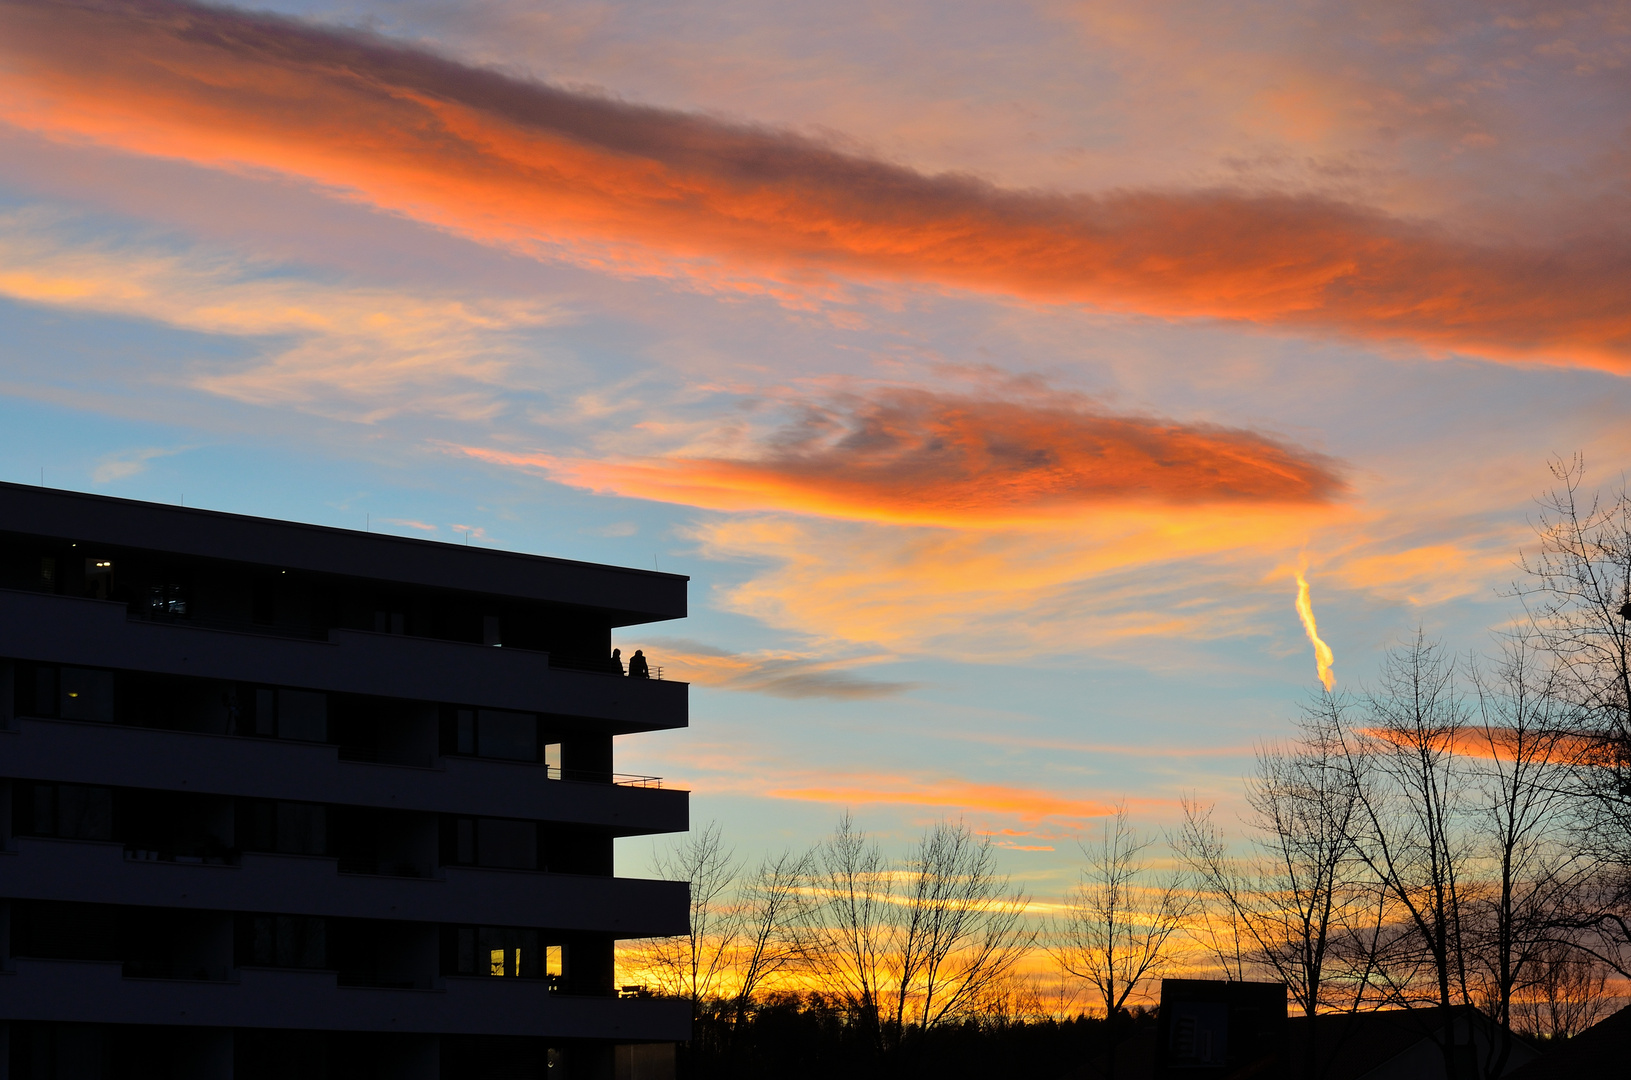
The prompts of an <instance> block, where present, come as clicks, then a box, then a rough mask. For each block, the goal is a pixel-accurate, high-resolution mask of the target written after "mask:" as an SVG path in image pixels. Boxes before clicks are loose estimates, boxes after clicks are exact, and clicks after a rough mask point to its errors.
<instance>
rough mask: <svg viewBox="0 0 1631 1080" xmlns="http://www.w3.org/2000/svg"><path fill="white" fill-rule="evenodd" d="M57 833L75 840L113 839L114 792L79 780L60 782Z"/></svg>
mask: <svg viewBox="0 0 1631 1080" xmlns="http://www.w3.org/2000/svg"><path fill="white" fill-rule="evenodd" d="M57 835H58V836H64V837H69V838H71V839H74V840H111V839H113V792H112V791H111V790H109V789H108V788H104V787H82V786H81V785H79V784H62V785H60V786H58V788H57Z"/></svg>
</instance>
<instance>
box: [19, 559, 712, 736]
mask: <svg viewBox="0 0 1631 1080" xmlns="http://www.w3.org/2000/svg"><path fill="white" fill-rule="evenodd" d="M0 611H3V612H4V614H5V618H4V619H0V656H8V657H12V658H14V659H18V660H32V661H36V662H40V663H54V664H68V665H81V666H87V667H103V668H125V669H132V670H138V671H150V672H157V673H162V674H169V675H192V676H198V677H204V678H216V679H232V680H240V681H244V682H253V683H263V684H267V685H272V686H289V687H301V688H304V689H309V690H326V691H334V692H339V693H351V694H366V695H373V696H379V697H394V698H408V699H414V700H421V701H446V702H458V703H461V704H466V705H476V706H481V707H486V708H495V709H515V710H521V711H525V712H537V713H547V714H550V715H553V716H559V717H570V718H575V719H578V720H587V721H593V722H596V723H597V725H598V726H599V728H600V730H602V731H603V732H605V733H607V734H613V735H621V734H631V733H634V732H640V731H658V730H663V729H667V728H677V727H684V726H685V724H686V701H687V689H688V687H687V684H685V683H680V682H669V681H662V680H657V679H629V678H620V677H617V676H615V675H609V674H602V673H600V672H592V671H576V670H567V669H561V670H555V669H551V667H550V664H549V655H548V654H547V653H541V652H530V651H528V650H524V649H502V648H492V647H488V646H483V645H466V644H461V643H458V642H448V641H439V640H435V639H431V638H415V637H407V636H403V635H400V634H376V633H366V632H363V631H359V630H330V631H329V633H328V638H327V640H326V641H316V640H308V639H304V638H291V637H284V636H273V635H264V634H253V633H244V632H240V631H233V630H220V629H210V628H204V627H198V626H192V625H189V624H187V623H181V622H154V621H150V620H146V619H140V618H132V617H130V616H129V615H128V614H127V612H126V610H125V606H124V605H123V604H120V603H115V602H113V601H106V600H86V599H79V598H76V597H65V596H55V595H51V594H47V593H34V592H27V591H20V590H13V589H0Z"/></svg>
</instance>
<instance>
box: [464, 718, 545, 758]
mask: <svg viewBox="0 0 1631 1080" xmlns="http://www.w3.org/2000/svg"><path fill="white" fill-rule="evenodd" d="M450 711H451V716H448V715H447V714H444V719H443V737H442V752H443V753H444V754H462V755H466V756H469V757H486V758H499V759H500V760H503V761H537V760H538V717H537V716H536V715H535V714H533V713H521V712H506V711H505V710H503V709H453V710H450Z"/></svg>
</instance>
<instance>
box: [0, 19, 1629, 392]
mask: <svg viewBox="0 0 1631 1080" xmlns="http://www.w3.org/2000/svg"><path fill="white" fill-rule="evenodd" d="M0 119H3V120H6V121H9V122H10V123H12V124H15V125H17V126H20V127H23V128H26V129H29V130H33V131H37V132H41V133H43V134H45V135H48V136H51V137H54V138H59V139H63V140H70V141H72V140H85V139H89V140H93V141H96V142H99V143H102V144H105V145H110V146H115V147H119V148H122V149H125V150H127V151H131V152H134V153H139V154H148V155H159V156H165V157H172V158H178V159H182V160H185V161H190V162H194V163H196V164H200V165H204V166H209V167H214V168H223V169H235V170H251V171H259V170H271V171H274V172H277V173H282V174H285V175H293V176H298V177H302V178H304V179H306V180H308V181H311V182H314V183H316V184H319V185H322V186H325V187H327V188H331V189H333V190H335V191H336V192H338V193H342V194H344V195H345V196H346V197H351V198H357V199H360V200H363V201H366V202H368V203H370V204H372V205H375V206H378V207H380V208H382V209H385V210H388V211H391V212H394V213H399V214H403V215H406V216H409V217H412V218H415V219H417V220H420V221H424V222H428V223H431V224H434V225H437V226H440V227H444V228H448V229H451V230H455V231H457V232H460V233H462V234H464V235H467V236H470V237H473V238H476V239H478V240H482V241H484V242H490V243H494V244H500V245H505V246H508V247H512V248H519V249H523V250H529V251H533V252H538V253H548V254H552V255H556V256H562V257H568V258H572V259H576V260H578V261H580V262H587V263H589V264H592V265H603V266H606V267H609V268H613V269H616V270H619V271H624V272H639V273H651V274H662V275H675V274H683V275H690V276H694V277H696V278H698V279H701V280H708V281H714V282H718V281H720V280H724V279H734V280H736V281H737V282H738V283H739V284H740V283H741V282H743V280H744V278H746V277H753V278H756V279H757V281H758V284H757V285H756V286H753V287H761V288H769V287H776V288H783V289H785V288H789V287H793V288H808V287H811V286H812V285H814V284H816V283H818V282H819V281H820V280H821V279H822V278H824V277H827V276H831V275H838V276H847V277H860V278H870V279H894V280H908V281H919V282H927V283H931V284H936V285H940V286H946V287H956V288H968V289H976V290H983V291H990V292H994V293H1000V294H1006V295H1012V296H1020V297H1026V298H1032V299H1038V300H1043V301H1048V302H1081V303H1089V304H1095V305H1100V306H1104V307H1109V308H1114V309H1119V310H1125V311H1136V312H1143V313H1148V314H1153V315H1159V316H1163V317H1183V318H1221V319H1232V320H1243V321H1248V322H1254V323H1259V324H1263V325H1266V326H1276V327H1284V328H1302V329H1312V330H1316V331H1320V332H1326V333H1337V334H1343V335H1349V336H1357V337H1362V338H1372V339H1378V338H1396V339H1404V340H1409V341H1413V342H1416V343H1418V344H1420V345H1423V346H1426V347H1428V348H1431V349H1450V350H1467V351H1473V352H1479V353H1484V354H1486V355H1492V356H1501V357H1530V358H1536V359H1542V360H1550V361H1566V362H1575V363H1586V364H1598V365H1602V366H1606V367H1609V368H1611V369H1614V370H1626V369H1627V368H1628V366H1631V309H1628V308H1627V306H1626V305H1625V304H1624V303H1623V297H1624V295H1625V292H1626V289H1627V286H1628V284H1631V253H1628V252H1627V251H1626V250H1625V249H1624V247H1623V245H1617V244H1616V243H1615V242H1613V241H1611V240H1601V241H1593V242H1581V241H1578V240H1575V239H1571V240H1569V242H1567V243H1563V242H1562V241H1560V242H1559V243H1558V244H1557V245H1556V246H1555V247H1552V248H1545V249H1540V248H1520V247H1512V246H1483V245H1479V244H1476V243H1471V242H1468V241H1465V240H1461V239H1458V238H1456V237H1454V236H1452V235H1449V234H1447V233H1445V232H1442V231H1439V230H1436V229H1434V228H1431V227H1428V226H1424V225H1421V224H1417V223H1412V222H1407V221H1403V220H1399V219H1394V218H1389V217H1387V216H1385V215H1382V214H1378V213H1375V212H1372V211H1369V210H1366V209H1363V208H1359V207H1355V206H1351V205H1347V204H1343V203H1339V202H1334V201H1330V200H1325V199H1318V198H1308V197H1293V196H1282V195H1272V194H1261V195H1257V194H1249V193H1240V192H1233V191H1196V192H1187V193H1185V192H1176V193H1175V192H1160V191H1118V192H1112V193H1108V194H1104V195H1099V196H1087V195H1066V194H1049V193H1042V192H1034V191H1013V190H1004V189H1000V188H997V187H994V186H992V185H990V184H986V183H983V182H981V181H978V180H976V179H973V178H970V177H967V176H959V175H949V174H948V175H937V176H928V175H924V174H922V173H918V172H915V171H913V170H911V169H907V168H903V167H899V166H896V165H892V164H888V163H886V162H882V161H878V160H874V159H869V158H865V157H861V156H858V155H855V154H850V153H844V152H840V151H839V150H836V149H834V148H832V147H831V146H828V145H824V144H822V143H819V142H816V141H812V140H809V139H805V138H800V137H797V136H794V135H790V134H787V133H784V132H777V131H771V130H766V129H763V128H756V127H750V126H746V125H733V124H727V123H723V122H720V121H718V120H714V119H710V118H706V117H700V116H695V115H690V114H683V113H678V112H672V111H666V110H660V109H654V108H643V107H636V106H631V105H626V104H623V103H621V102H617V101H614V100H610V99H607V98H603V97H598V96H594V95H590V94H584V93H577V92H570V91H565V90H561V89H557V88H554V87H550V86H547V85H543V84H539V83H535V82H529V81H525V80H520V79H515V78H510V77H506V76H504V75H501V74H498V73H496V72H493V71H489V70H484V69H479V68H472V67H469V66H465V65H461V64H458V63H455V62H452V61H449V60H445V59H441V58H438V57H435V56H432V55H429V54H427V53H423V52H420V51H416V50H412V49H408V48H403V47H400V46H397V45H394V44H392V43H389V42H386V41H384V40H382V39H379V38H375V37H369V36H366V35H361V34H356V33H341V32H336V31H330V30H320V29H316V28H313V27H310V26H307V25H303V24H300V23H296V22H293V21H289V20H286V19H280V18H276V17H272V16H262V15H249V14H244V13H240V12H233V11H223V10H219V9H213V8H205V7H196V6H192V5H189V4H184V3H179V2H176V0H142V2H140V3H136V2H120V0H85V2H81V3H56V2H52V3H47V2H45V0H0ZM772 283H779V284H772ZM743 287H749V286H746V285H744V286H743Z"/></svg>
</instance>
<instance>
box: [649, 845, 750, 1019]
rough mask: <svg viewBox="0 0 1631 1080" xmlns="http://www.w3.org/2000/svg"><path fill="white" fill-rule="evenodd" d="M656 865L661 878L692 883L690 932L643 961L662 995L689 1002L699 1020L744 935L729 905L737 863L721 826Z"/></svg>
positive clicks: (657, 944) (661, 942) (652, 948)
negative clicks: (723, 835)
mask: <svg viewBox="0 0 1631 1080" xmlns="http://www.w3.org/2000/svg"><path fill="white" fill-rule="evenodd" d="M653 861H654V862H655V864H656V868H657V873H658V875H659V876H660V877H664V878H667V879H669V880H671V881H686V882H689V883H690V885H691V911H690V932H689V933H688V934H686V935H685V936H683V937H674V938H660V939H657V940H655V941H653V942H651V943H650V945H649V946H648V947H647V948H646V949H645V950H644V956H643V957H641V959H642V960H643V961H644V963H645V965H646V967H647V968H648V969H649V970H650V971H651V973H652V976H653V977H654V978H655V979H656V981H657V986H658V989H659V991H660V992H662V993H664V994H667V995H670V996H673V997H681V998H685V999H687V1000H688V1001H690V1002H691V1015H692V1017H693V1018H695V1019H698V1020H700V1019H702V1017H703V1015H704V1010H705V1008H706V1007H707V1005H708V1003H709V1002H710V1001H711V1000H712V999H714V998H716V997H718V996H719V994H720V992H721V990H722V986H723V982H724V979H725V977H726V974H727V972H728V970H729V968H730V965H731V957H732V953H733V951H734V949H735V948H736V945H737V939H738V937H739V936H740V934H741V918H740V914H739V912H738V911H737V910H736V908H735V906H734V905H732V904H731V903H730V902H729V897H730V894H731V890H732V887H733V886H734V885H735V883H736V875H737V870H738V863H737V860H736V859H735V856H734V853H733V852H732V851H730V850H729V849H727V848H725V846H724V844H723V842H722V841H721V839H720V831H719V824H718V823H717V822H709V823H708V824H707V825H704V826H703V827H702V828H701V829H700V830H696V831H693V832H691V833H690V834H688V835H687V836H686V837H685V838H684V839H682V840H680V841H678V842H677V843H675V844H673V845H672V846H670V847H668V848H665V849H660V850H659V851H658V852H657V853H656V855H655V857H654V860H653Z"/></svg>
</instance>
